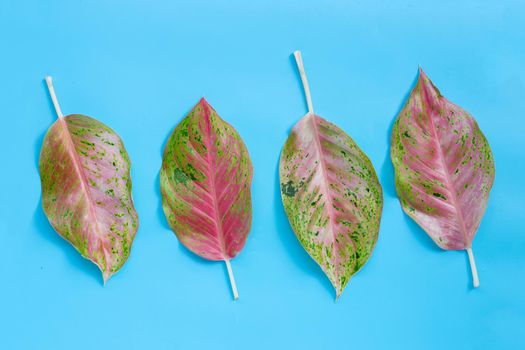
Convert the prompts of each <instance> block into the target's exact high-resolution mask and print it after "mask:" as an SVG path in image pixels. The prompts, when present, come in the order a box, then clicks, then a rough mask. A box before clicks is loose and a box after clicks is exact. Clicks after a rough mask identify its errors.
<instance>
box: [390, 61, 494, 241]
mask: <svg viewBox="0 0 525 350" xmlns="http://www.w3.org/2000/svg"><path fill="white" fill-rule="evenodd" d="M391 143H392V147H391V158H392V162H393V164H394V169H395V183H396V189H397V192H398V196H399V199H400V202H401V206H402V208H403V210H404V211H405V212H406V213H407V215H409V216H410V217H411V218H412V219H414V221H416V222H417V223H418V224H419V225H420V226H421V227H422V228H423V229H424V230H425V231H426V232H427V234H428V235H429V236H430V237H431V238H432V240H433V241H434V242H435V243H436V244H437V245H438V246H439V247H441V248H442V249H447V250H451V249H452V250H460V249H468V248H470V247H471V244H472V240H473V239H474V236H475V234H476V231H477V229H478V227H479V224H480V222H481V218H482V217H483V214H484V212H485V209H486V207H487V203H488V197H489V193H490V189H491V188H492V184H493V182H494V175H495V168H494V160H493V156H492V151H491V149H490V146H489V144H488V142H487V140H486V138H485V136H484V135H483V133H482V132H481V130H480V128H479V126H478V124H477V123H476V121H475V120H474V118H473V117H472V116H471V115H470V114H469V113H468V112H466V111H465V110H463V109H462V108H461V107H459V106H457V105H455V104H453V103H451V102H450V101H448V100H447V99H446V98H444V97H443V96H442V95H441V93H440V92H439V90H438V89H437V88H436V87H435V86H434V85H433V83H432V82H431V81H430V79H429V78H428V77H427V76H426V74H425V73H424V72H423V70H420V75H419V78H418V82H417V85H416V86H415V87H414V89H413V91H412V92H411V94H410V97H409V98H408V101H407V103H406V104H405V106H404V108H403V109H402V111H401V112H400V113H399V115H398V117H397V119H396V121H395V123H394V127H393V130H392V140H391Z"/></svg>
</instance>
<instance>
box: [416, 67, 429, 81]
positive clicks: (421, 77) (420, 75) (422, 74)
mask: <svg viewBox="0 0 525 350" xmlns="http://www.w3.org/2000/svg"><path fill="white" fill-rule="evenodd" d="M418 71H419V78H420V79H428V77H427V75H426V73H425V71H424V70H423V67H421V66H418Z"/></svg>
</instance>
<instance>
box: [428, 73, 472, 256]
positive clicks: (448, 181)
mask: <svg viewBox="0 0 525 350" xmlns="http://www.w3.org/2000/svg"><path fill="white" fill-rule="evenodd" d="M421 86H422V90H423V98H424V99H425V103H424V104H423V106H424V107H426V108H427V109H428V113H429V120H430V129H431V130H432V134H433V136H434V142H435V144H436V146H437V147H436V149H437V153H438V158H439V162H440V163H441V167H442V168H443V174H444V176H445V182H446V184H447V188H448V189H449V192H450V201H451V202H452V203H451V205H452V206H453V207H454V209H455V210H456V214H457V217H458V221H459V224H460V226H461V231H462V232H461V233H462V234H463V243H464V245H465V248H470V244H469V240H468V237H467V228H466V226H465V219H464V218H463V211H462V210H461V207H460V206H459V205H458V199H457V196H456V189H455V187H454V186H453V185H452V180H451V177H450V173H449V171H448V168H447V166H446V164H445V156H444V154H443V149H442V148H441V143H440V142H439V139H438V135H437V130H436V126H435V125H434V119H433V117H432V116H433V110H432V108H431V107H430V96H429V92H428V91H427V85H426V83H425V82H424V81H423V82H422V84H421ZM438 100H440V99H439V96H438ZM440 102H441V101H440Z"/></svg>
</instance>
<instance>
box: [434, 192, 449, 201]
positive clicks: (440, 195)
mask: <svg viewBox="0 0 525 350" xmlns="http://www.w3.org/2000/svg"><path fill="white" fill-rule="evenodd" d="M432 195H433V196H434V197H437V198H442V199H443V200H445V201H446V200H447V197H445V196H444V195H443V194H442V193H439V192H434V193H432Z"/></svg>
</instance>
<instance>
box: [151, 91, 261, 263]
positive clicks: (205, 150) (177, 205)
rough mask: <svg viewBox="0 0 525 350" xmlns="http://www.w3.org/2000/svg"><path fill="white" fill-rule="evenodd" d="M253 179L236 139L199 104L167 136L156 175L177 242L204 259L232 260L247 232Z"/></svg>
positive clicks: (244, 151) (231, 130)
mask: <svg viewBox="0 0 525 350" xmlns="http://www.w3.org/2000/svg"><path fill="white" fill-rule="evenodd" d="M252 177H253V168H252V164H251V160H250V158H249V154H248V150H247V148H246V146H245V145H244V142H243V141H242V139H241V138H240V136H239V134H238V133H237V131H236V130H235V129H234V128H233V127H232V126H231V125H229V124H228V123H226V122H225V121H224V120H222V119H221V118H220V117H219V115H218V114H217V113H216V112H215V110H214V109H213V108H212V107H211V106H210V105H209V104H208V102H207V101H206V100H205V99H201V101H200V102H199V103H198V104H197V105H196V106H195V107H194V108H193V110H192V111H191V112H190V113H189V114H188V115H187V116H186V117H185V118H184V119H183V120H182V121H181V122H180V123H179V124H178V125H177V126H176V127H175V129H174V131H173V133H172V135H171V136H170V138H169V140H168V143H167V144H166V147H165V149H164V156H163V163H162V168H161V173H160V181H161V192H162V206H163V210H164V213H165V215H166V218H167V220H168V223H169V225H170V227H171V228H172V230H173V231H174V232H175V234H176V235H177V237H178V238H179V240H180V242H181V243H182V244H183V245H185V246H186V247H187V248H188V249H189V250H191V251H192V252H193V253H195V254H197V255H199V256H201V257H203V258H205V259H209V260H224V261H227V260H229V259H231V258H233V257H235V256H236V255H237V254H238V253H239V252H240V251H241V249H242V248H243V246H244V244H245V242H246V238H247V236H248V233H249V231H250V226H251V220H252V215H251V190H250V188H251V182H252Z"/></svg>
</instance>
